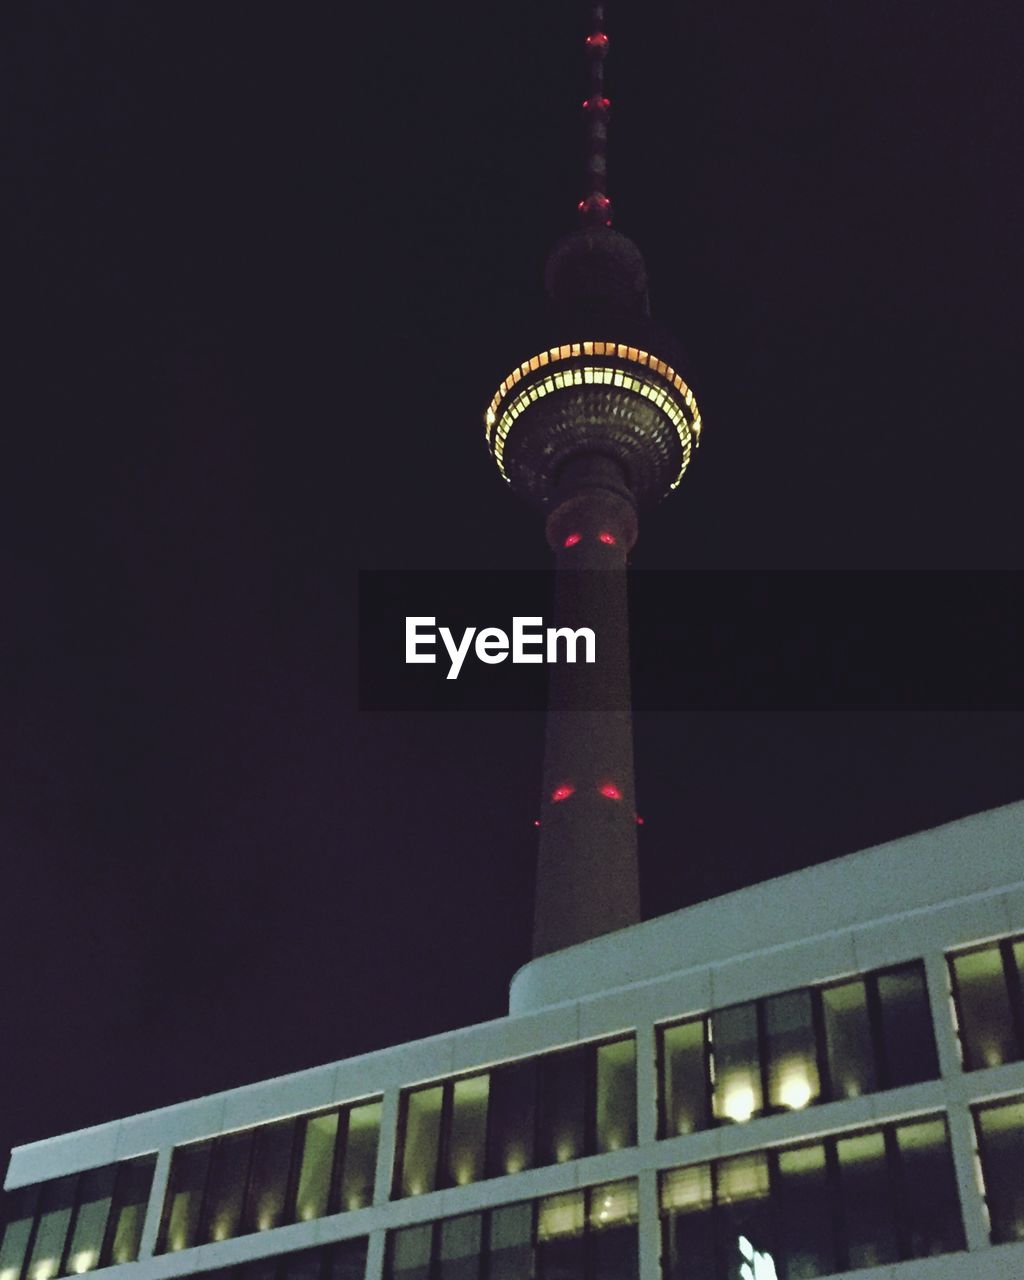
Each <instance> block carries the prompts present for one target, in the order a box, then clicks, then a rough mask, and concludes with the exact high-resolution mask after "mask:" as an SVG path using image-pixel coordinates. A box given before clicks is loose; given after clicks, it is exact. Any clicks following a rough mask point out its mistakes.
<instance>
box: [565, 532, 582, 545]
mask: <svg viewBox="0 0 1024 1280" xmlns="http://www.w3.org/2000/svg"><path fill="white" fill-rule="evenodd" d="M582 537H583V535H582V534H581V533H570V534H569V535H568V537H567V538H566V539H565V542H564V543H563V544H562V545H563V546H566V547H574V546H575V545H576V543H577V542H579V541H580V539H581V538H582Z"/></svg>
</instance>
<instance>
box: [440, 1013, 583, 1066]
mask: <svg viewBox="0 0 1024 1280" xmlns="http://www.w3.org/2000/svg"><path fill="white" fill-rule="evenodd" d="M578 1039H579V1020H578V1017H577V1010H576V1005H575V1004H570V1005H564V1006H561V1007H559V1008H557V1009H549V1010H545V1011H544V1012H543V1013H540V1014H531V1015H530V1016H529V1017H526V1018H503V1019H501V1020H500V1021H498V1022H488V1023H485V1024H484V1025H483V1026H480V1027H471V1028H470V1029H469V1030H467V1031H466V1032H463V1033H461V1034H459V1035H457V1036H453V1037H452V1070H454V1071H468V1070H471V1069H472V1068H474V1067H480V1066H490V1065H492V1064H494V1063H499V1062H506V1061H507V1060H508V1059H510V1058H525V1057H531V1056H533V1055H534V1054H537V1053H543V1052H545V1051H546V1050H548V1049H550V1048H552V1047H556V1046H559V1045H565V1044H575V1043H576V1041H577V1040H578Z"/></svg>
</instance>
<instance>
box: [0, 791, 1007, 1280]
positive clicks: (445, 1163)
mask: <svg viewBox="0 0 1024 1280" xmlns="http://www.w3.org/2000/svg"><path fill="white" fill-rule="evenodd" d="M1022 986H1024V803H1022V804H1017V805H1010V806H1007V807H1004V808H1001V809H997V810H993V811H991V812H988V813H983V814H979V815H977V816H974V817H971V818H967V819H964V820H962V821H959V822H955V823H952V824H950V825H948V826H945V827H941V828H939V829H937V830H934V831H928V832H924V833H921V834H919V835H915V836H911V837H908V838H906V839H902V840H898V841H895V842H893V843H891V844H888V845H884V846H880V847H878V848H875V849H870V850H867V851H865V852H863V853H858V854H853V855H850V856H849V857H845V858H841V859H837V860H835V861H832V862H828V863H825V864H823V865H820V866H816V867H812V868H809V869H807V870H804V871H800V872H796V873H793V874H791V875H788V876H785V877H782V878H780V879H777V880H773V881H769V882H767V883H765V884H761V885H756V886H753V887H751V888H749V889H744V890H742V891H740V892H737V893H734V894H730V895H728V896H726V897H724V898H720V899H716V900H714V901H711V902H707V903H703V904H700V905H699V906H696V907H692V908H688V909H686V910H683V911H679V912H676V913H673V914H671V915H668V916H663V917H661V918H658V919H655V920H651V921H648V922H645V923H644V924H641V925H638V926H635V927H633V928H630V929H625V930H622V931H620V932H618V933H614V934H609V935H606V936H604V937H602V938H598V939H596V940H594V941H592V942H588V943H584V944H582V945H580V946H576V947H572V948H569V949H567V950H565V951H561V952H557V953H555V954H553V955H549V956H544V957H542V958H541V959H538V960H534V961H532V962H531V963H529V964H528V965H526V966H525V967H524V968H523V969H522V970H520V971H519V973H518V974H516V976H515V978H514V979H513V982H512V986H511V1000H510V1014H509V1016H508V1017H507V1018H503V1019H500V1020H497V1021H495V1022H490V1023H486V1024H482V1025H479V1026H473V1027H467V1028H465V1029H462V1030H458V1031H454V1032H451V1033H448V1034H445V1035H440V1036H435V1037H432V1038H430V1039H427V1040H422V1041H418V1042H415V1043H412V1044H406V1045H400V1046H397V1047H394V1048H389V1049H385V1050H382V1051H380V1052H375V1053H371V1054H366V1055H363V1056H361V1057H359V1058H354V1059H350V1060H347V1061H344V1062H338V1063H332V1064H329V1065H327V1066H324V1067H318V1068H315V1069H313V1070H310V1071H304V1072H300V1073H298V1074H296V1075H291V1076H286V1077H283V1078H281V1079H277V1080H271V1081H267V1082H263V1083H260V1084H255V1085H250V1086H247V1087H243V1088H239V1089H233V1090H229V1091H228V1092H226V1093H221V1094H217V1095H214V1096H212V1097H208V1098H202V1099H199V1100H197V1101H194V1102H189V1103H183V1104H181V1105H178V1106H173V1107H168V1108H165V1109H163V1110H160V1111H155V1112H151V1113H148V1114H145V1115H140V1116H133V1117H130V1118H128V1119H125V1120H120V1121H116V1122H114V1123H111V1124H106V1125H100V1126H97V1127H96V1128H93V1129H89V1130H84V1131H81V1132H78V1133H72V1134H68V1135H65V1136H62V1137H57V1138H52V1139H49V1140H47V1141H43V1142H37V1143H32V1144H30V1145H28V1146H24V1147H20V1148H18V1149H16V1150H15V1151H14V1152H13V1154H12V1157H11V1161H10V1167H9V1170H8V1174H7V1181H6V1184H5V1185H6V1188H7V1194H6V1195H5V1197H4V1199H5V1202H6V1205H5V1221H6V1227H5V1233H4V1238H3V1245H2V1251H0V1280H55V1277H59V1276H64V1275H77V1274H85V1273H87V1272H89V1271H93V1270H104V1271H105V1272H106V1274H107V1275H108V1276H109V1278H110V1280H165V1278H166V1277H171V1276H178V1275H193V1274H196V1275H198V1274H202V1273H217V1276H216V1280H362V1278H363V1277H364V1276H365V1278H366V1280H380V1278H381V1277H386V1278H387V1280H528V1278H529V1277H536V1278H537V1280H772V1277H777V1280H804V1278H805V1277H813V1276H831V1275H850V1276H856V1277H857V1278H858V1280H953V1278H954V1277H955V1278H956V1280H975V1278H976V1280H995V1278H996V1277H999V1278H1000V1280H1003V1278H1010V1277H1024V1002H1022Z"/></svg>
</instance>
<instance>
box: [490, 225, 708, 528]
mask: <svg viewBox="0 0 1024 1280" xmlns="http://www.w3.org/2000/svg"><path fill="white" fill-rule="evenodd" d="M544 283H545V286H546V289H547V294H548V299H549V304H550V314H551V321H550V328H549V333H548V335H547V339H546V340H545V341H543V342H538V343H537V345H536V346H535V347H534V349H533V350H531V351H524V353H523V354H524V359H523V360H522V361H521V362H520V363H519V365H517V366H516V367H515V368H514V369H513V370H512V371H511V372H510V373H509V374H508V375H507V377H506V378H505V379H504V380H503V381H502V383H501V385H500V386H499V387H498V390H497V391H496V392H495V394H494V396H493V398H492V400H491V403H490V405H489V406H488V408H487V412H486V432H487V444H488V447H489V448H490V451H491V455H492V457H493V458H494V461H495V463H496V464H497V466H498V470H499V471H500V472H501V475H502V476H503V478H504V479H505V480H506V481H507V482H508V483H509V484H510V485H511V486H512V488H513V489H514V490H515V491H516V492H517V493H519V494H520V495H521V496H522V497H524V498H526V499H527V500H528V501H531V502H534V503H536V504H539V505H541V506H546V505H548V504H549V503H550V502H551V501H552V500H553V499H554V498H555V496H556V494H557V493H558V491H559V478H560V475H561V473H562V472H563V471H564V469H565V467H566V464H567V463H568V462H570V461H571V460H572V459H574V458H578V457H581V456H587V455H597V456H601V457H605V458H610V459H612V460H613V461H614V462H615V463H616V464H617V465H618V468H619V470H620V472H621V474H622V480H623V484H624V486H625V487H626V488H627V489H628V490H629V492H630V493H631V495H632V497H633V500H634V501H635V502H636V504H637V505H638V506H640V507H647V506H653V505H654V504H655V503H657V502H659V501H660V500H661V499H662V498H663V497H664V496H665V495H666V494H667V493H668V492H669V491H670V490H672V489H674V488H675V487H676V486H677V485H678V484H679V482H680V481H681V479H682V477H683V473H684V472H685V470H686V468H687V466H688V465H689V462H690V455H691V453H692V450H693V447H694V446H695V445H696V444H698V443H699V441H700V429H701V422H700V412H699V410H698V408H697V402H696V399H695V398H694V395H693V392H692V390H691V389H690V387H689V385H688V382H687V381H686V378H685V376H684V364H685V362H684V359H683V358H682V357H681V355H680V352H679V349H678V346H677V344H676V343H675V341H674V340H673V339H671V338H669V337H668V336H667V335H666V334H665V333H664V332H662V331H660V330H659V329H657V328H656V327H655V326H654V325H653V324H652V322H651V319H650V315H649V311H648V305H647V270H646V267H645V265H644V260H643V257H642V255H641V253H640V250H639V249H638V248H637V247H636V245H635V244H633V242H632V241H631V240H630V239H628V238H627V237H626V236H624V235H622V234H620V233H619V232H617V231H613V230H612V229H611V228H610V227H603V226H591V227H583V228H581V229H579V230H577V231H574V232H572V233H571V234H570V235H568V236H566V237H565V238H564V239H563V240H561V241H560V242H559V243H558V244H557V245H556V246H555V247H554V249H553V250H552V252H551V254H550V255H549V257H548V261H547V265H546V268H545V273H544Z"/></svg>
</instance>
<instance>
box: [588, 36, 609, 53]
mask: <svg viewBox="0 0 1024 1280" xmlns="http://www.w3.org/2000/svg"><path fill="white" fill-rule="evenodd" d="M587 48H588V49H600V50H601V51H602V52H603V51H605V50H606V49H607V48H608V37H607V36H606V35H605V33H604V32H603V31H594V32H592V34H590V35H589V36H587Z"/></svg>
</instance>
